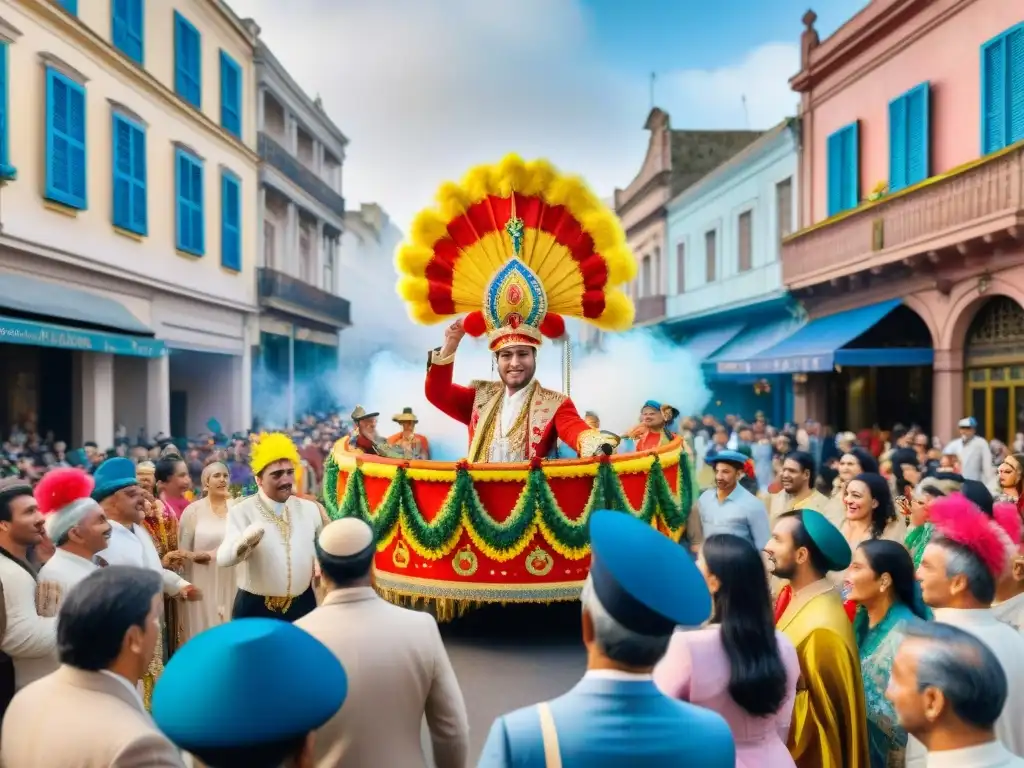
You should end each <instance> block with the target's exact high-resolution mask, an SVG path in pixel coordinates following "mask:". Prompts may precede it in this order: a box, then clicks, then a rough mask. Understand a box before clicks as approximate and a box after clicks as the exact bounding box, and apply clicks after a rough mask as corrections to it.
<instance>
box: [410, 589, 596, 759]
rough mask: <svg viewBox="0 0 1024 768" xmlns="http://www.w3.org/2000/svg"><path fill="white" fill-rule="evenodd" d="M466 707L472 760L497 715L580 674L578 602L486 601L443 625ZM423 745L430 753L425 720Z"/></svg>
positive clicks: (561, 688) (555, 691)
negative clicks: (495, 603) (501, 603)
mask: <svg viewBox="0 0 1024 768" xmlns="http://www.w3.org/2000/svg"><path fill="white" fill-rule="evenodd" d="M441 634H442V635H443V637H444V641H445V646H446V647H447V649H448V655H449V656H450V657H451V660H452V665H453V666H454V667H455V674H456V675H457V676H458V678H459V685H460V686H461V687H462V693H463V695H464V696H465V698H466V708H467V709H468V711H469V735H470V758H471V760H470V765H473V766H475V765H476V761H477V759H478V758H479V757H480V751H481V749H483V745H484V742H485V741H486V740H487V732H488V731H489V730H490V728H491V723H492V722H494V718H496V717H497V716H498V715H501V714H504V713H505V712H509V711H511V710H513V709H518V708H519V707H523V706H526V705H528V704H536V703H537V702H541V701H547V700H549V699H552V698H554V697H555V696H558V695H560V694H562V693H564V692H565V691H567V690H569V689H570V688H571V687H572V686H573V685H575V684H576V682H577V681H578V680H579V679H580V677H581V676H582V675H583V671H584V669H585V668H586V654H585V652H584V650H583V643H582V642H581V641H580V605H579V603H575V602H574V603H561V604H554V605H510V606H505V607H502V606H487V607H485V608H480V609H477V610H475V611H474V612H472V613H470V614H468V615H467V616H464V617H463V618H461V619H457V620H456V621H454V622H452V623H450V624H445V625H442V627H441ZM424 750H425V752H426V754H428V755H429V754H430V746H429V738H428V737H427V732H426V726H425V724H424Z"/></svg>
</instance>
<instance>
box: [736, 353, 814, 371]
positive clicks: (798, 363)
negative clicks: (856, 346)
mask: <svg viewBox="0 0 1024 768" xmlns="http://www.w3.org/2000/svg"><path fill="white" fill-rule="evenodd" d="M832 365H833V355H802V356H796V357H775V358H768V359H764V360H757V359H754V360H747V361H745V362H737V363H730V362H721V363H718V364H717V369H718V372H719V373H756V374H765V373H824V372H827V371H831V370H832Z"/></svg>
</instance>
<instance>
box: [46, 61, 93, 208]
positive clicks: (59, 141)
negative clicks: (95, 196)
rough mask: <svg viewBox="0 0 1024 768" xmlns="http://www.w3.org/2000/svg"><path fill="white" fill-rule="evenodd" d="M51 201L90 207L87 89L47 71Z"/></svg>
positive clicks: (47, 151) (47, 134) (76, 206)
mask: <svg viewBox="0 0 1024 768" xmlns="http://www.w3.org/2000/svg"><path fill="white" fill-rule="evenodd" d="M45 196H46V198H47V199H49V200H53V201H54V202H57V203H61V204H63V205H66V206H69V207H71V208H78V209H79V210H85V208H86V162H85V88H83V87H82V86H81V85H79V84H78V83H76V82H75V81H74V80H72V79H71V78H69V77H66V76H64V75H62V74H61V73H60V72H58V71H57V70H55V69H53V68H51V67H47V69H46V191H45Z"/></svg>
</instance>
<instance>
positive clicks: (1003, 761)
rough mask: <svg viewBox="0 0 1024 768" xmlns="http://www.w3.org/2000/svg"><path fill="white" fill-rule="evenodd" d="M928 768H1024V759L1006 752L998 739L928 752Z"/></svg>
mask: <svg viewBox="0 0 1024 768" xmlns="http://www.w3.org/2000/svg"><path fill="white" fill-rule="evenodd" d="M928 768H1024V759H1021V758H1019V757H1017V756H1016V755H1014V754H1012V753H1010V752H1008V751H1007V750H1006V747H1004V746H1003V745H1002V744H1001V743H999V741H990V742H989V743H988V744H982V745H980V746H977V747H965V748H964V749H946V750H943V751H942V752H929V753H928Z"/></svg>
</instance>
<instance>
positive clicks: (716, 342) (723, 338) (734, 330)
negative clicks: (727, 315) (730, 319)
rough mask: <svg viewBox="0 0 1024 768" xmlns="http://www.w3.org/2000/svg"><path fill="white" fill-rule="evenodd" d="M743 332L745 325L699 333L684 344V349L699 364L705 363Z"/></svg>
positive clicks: (722, 327)
mask: <svg viewBox="0 0 1024 768" xmlns="http://www.w3.org/2000/svg"><path fill="white" fill-rule="evenodd" d="M742 330H743V323H732V324H730V325H723V326H720V327H718V328H707V329H705V330H703V331H698V332H697V333H695V334H694V335H693V336H691V337H690V338H688V339H684V340H683V343H682V347H683V349H685V350H686V351H687V352H689V353H690V354H691V355H693V356H694V357H695V358H696V359H697V362H703V361H704V360H706V359H707V358H708V357H710V356H711V355H713V354H715V352H717V351H718V350H720V349H721V348H722V347H724V346H725V345H726V344H728V343H729V342H730V341H732V340H733V339H734V338H735V337H736V336H738V335H739V334H740V332H741V331H742Z"/></svg>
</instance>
